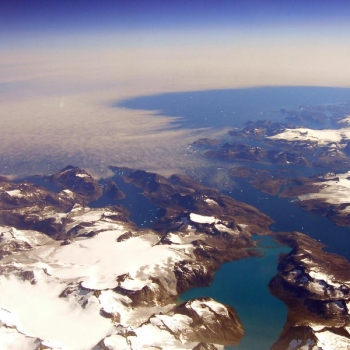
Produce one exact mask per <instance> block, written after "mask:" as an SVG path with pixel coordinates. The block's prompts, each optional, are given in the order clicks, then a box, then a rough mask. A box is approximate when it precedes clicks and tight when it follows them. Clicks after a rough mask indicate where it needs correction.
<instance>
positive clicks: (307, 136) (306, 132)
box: [267, 128, 350, 146]
mask: <svg viewBox="0 0 350 350" xmlns="http://www.w3.org/2000/svg"><path fill="white" fill-rule="evenodd" d="M267 138H268V139H271V140H286V141H311V142H316V143H317V144H318V145H319V146H325V145H327V144H328V143H331V142H336V143H339V142H340V141H342V140H348V139H350V128H342V129H335V130H334V129H323V130H314V129H308V128H297V129H286V130H285V131H283V132H282V133H280V134H277V135H274V136H268V137H267Z"/></svg>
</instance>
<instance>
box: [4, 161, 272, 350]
mask: <svg viewBox="0 0 350 350" xmlns="http://www.w3.org/2000/svg"><path fill="white" fill-rule="evenodd" d="M124 171H125V179H126V181H127V182H128V183H130V184H133V185H135V186H138V187H140V188H142V189H143V191H144V195H145V196H147V197H148V198H150V200H151V201H153V202H154V203H155V204H156V205H157V206H159V207H160V208H162V216H161V218H160V220H159V221H158V222H156V223H155V225H154V229H139V228H137V227H136V225H135V224H133V223H132V222H131V221H130V220H129V218H128V212H127V210H126V209H125V208H123V207H122V206H121V205H120V204H118V203H119V202H118V200H119V199H120V198H123V197H124V195H121V193H122V192H121V191H120V190H119V189H118V187H117V186H116V184H115V183H112V182H108V183H107V184H106V185H105V186H101V185H100V184H99V183H98V182H97V181H96V180H94V179H93V178H92V177H91V176H90V175H89V174H88V173H86V172H85V171H84V170H82V169H79V168H76V167H71V166H69V167H66V168H65V169H63V170H62V171H60V172H59V173H57V174H55V175H52V176H49V177H44V178H40V179H38V182H41V183H44V184H47V186H41V185H38V184H34V183H31V182H29V181H20V182H12V181H8V180H7V179H5V178H2V179H1V182H0V218H1V227H0V257H1V260H0V286H1V287H0V288H1V291H2V292H1V294H0V338H1V343H2V346H4V347H5V348H11V347H14V348H16V349H17V348H18V349H20V348H21V349H39V348H40V349H41V348H45V349H92V348H94V349H141V348H149V347H157V348H159V349H223V346H224V345H229V344H237V343H238V342H239V340H240V338H241V337H242V336H243V334H244V330H243V326H242V324H241V323H240V320H239V317H238V316H237V315H236V313H235V311H234V310H233V309H232V308H231V307H229V306H225V305H223V304H220V303H218V302H216V301H215V300H212V299H208V298H206V299H205V298H204V299H203V298H202V299H194V300H190V301H188V302H186V303H182V304H177V299H178V296H179V294H180V293H182V292H183V291H185V290H187V289H189V288H191V287H194V286H204V285H208V284H209V283H210V281H211V280H212V278H213V275H214V272H215V271H216V270H217V269H218V268H219V266H220V264H222V263H223V262H226V261H231V260H235V259H240V258H243V257H249V256H252V255H255V254H256V253H255V251H254V249H247V248H254V247H255V245H256V243H255V242H254V241H253V240H252V239H251V235H252V234H253V233H258V234H267V233H269V230H268V226H269V225H270V223H271V220H270V219H269V218H268V217H267V216H265V215H263V214H261V213H260V212H259V211H257V210H256V209H255V208H253V207H251V206H249V205H246V204H243V203H240V202H237V201H235V200H233V199H232V198H230V197H227V196H224V195H222V194H220V193H219V192H218V191H215V190H213V189H209V188H206V187H204V186H203V185H201V184H200V183H197V182H195V181H194V180H192V179H191V178H188V177H184V176H180V175H176V176H172V177H171V178H169V179H166V178H164V177H161V176H159V175H157V174H152V173H147V172H143V171H132V170H126V169H125V170H124ZM43 181H44V182H43ZM52 185H55V186H59V187H60V188H57V187H55V191H53V190H50V189H49V188H50V187H51V186H52ZM101 196H107V197H109V198H112V200H113V201H116V202H114V205H110V206H105V207H99V208H96V207H94V208H92V207H90V206H89V203H90V202H91V201H94V200H96V199H97V198H99V197H101ZM118 198H119V199H118Z"/></svg>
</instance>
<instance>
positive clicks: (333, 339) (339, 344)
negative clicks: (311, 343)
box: [315, 331, 350, 350]
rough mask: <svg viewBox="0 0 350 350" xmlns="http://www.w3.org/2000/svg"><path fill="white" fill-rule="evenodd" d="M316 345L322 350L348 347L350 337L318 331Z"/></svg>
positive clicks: (349, 347) (349, 345)
mask: <svg viewBox="0 0 350 350" xmlns="http://www.w3.org/2000/svg"><path fill="white" fill-rule="evenodd" d="M315 335H316V337H317V338H318V344H317V345H318V346H320V347H321V348H322V349H323V350H334V349H350V339H348V338H346V337H344V336H341V335H338V334H335V333H333V332H330V331H324V332H318V333H316V334H315Z"/></svg>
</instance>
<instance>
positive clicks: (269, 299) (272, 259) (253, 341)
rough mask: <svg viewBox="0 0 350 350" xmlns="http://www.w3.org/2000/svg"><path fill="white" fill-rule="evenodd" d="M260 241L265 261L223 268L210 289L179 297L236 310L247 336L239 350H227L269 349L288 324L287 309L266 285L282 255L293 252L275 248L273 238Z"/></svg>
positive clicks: (242, 262)
mask: <svg viewBox="0 0 350 350" xmlns="http://www.w3.org/2000/svg"><path fill="white" fill-rule="evenodd" d="M260 239H261V242H260V243H259V251H260V252H261V253H262V254H263V257H254V258H249V259H243V260H238V261H233V262H229V263H226V264H223V265H222V266H221V268H220V269H219V270H218V271H217V272H216V273H215V278H214V280H213V282H212V284H211V285H210V286H209V287H204V288H193V289H191V290H189V291H187V292H186V293H184V294H182V295H181V296H180V299H181V300H183V301H187V300H190V299H193V298H198V297H203V296H205V297H212V298H214V299H215V300H217V301H220V302H222V303H224V304H228V305H232V306H234V308H235V309H236V311H237V313H238V315H239V318H240V320H241V322H242V323H243V326H244V329H245V336H244V337H243V339H242V340H241V342H240V344H239V345H238V346H228V347H226V349H237V350H263V349H269V348H270V347H271V346H272V345H273V343H274V342H275V341H276V339H277V338H278V336H279V334H280V332H281V331H282V328H283V324H284V323H285V321H286V315H287V308H286V307H285V305H284V304H283V303H282V302H281V301H280V300H278V299H276V298H275V297H273V296H272V295H271V294H270V292H269V290H268V287H267V284H268V283H269V281H270V280H271V278H272V277H273V276H274V275H275V274H276V264H277V259H278V256H279V254H280V253H286V252H288V251H289V250H290V249H288V248H286V247H283V246H280V245H277V244H275V243H274V242H273V240H272V238H271V237H263V238H260Z"/></svg>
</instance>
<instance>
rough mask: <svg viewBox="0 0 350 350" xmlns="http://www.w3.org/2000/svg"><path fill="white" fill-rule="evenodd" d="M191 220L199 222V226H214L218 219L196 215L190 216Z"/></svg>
mask: <svg viewBox="0 0 350 350" xmlns="http://www.w3.org/2000/svg"><path fill="white" fill-rule="evenodd" d="M190 220H191V221H193V222H197V223H198V224H212V223H214V222H216V219H215V218H214V217H213V216H204V215H199V214H195V213H191V214H190Z"/></svg>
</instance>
